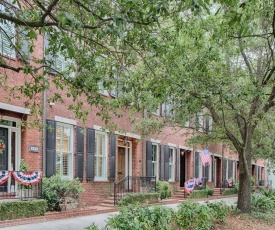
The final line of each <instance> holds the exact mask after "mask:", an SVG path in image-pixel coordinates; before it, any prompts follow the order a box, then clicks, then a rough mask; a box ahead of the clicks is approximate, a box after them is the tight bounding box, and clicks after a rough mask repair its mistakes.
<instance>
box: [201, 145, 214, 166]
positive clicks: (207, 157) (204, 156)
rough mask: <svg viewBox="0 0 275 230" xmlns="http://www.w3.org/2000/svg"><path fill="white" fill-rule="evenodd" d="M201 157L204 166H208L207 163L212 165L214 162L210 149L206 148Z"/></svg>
mask: <svg viewBox="0 0 275 230" xmlns="http://www.w3.org/2000/svg"><path fill="white" fill-rule="evenodd" d="M200 157H201V163H202V165H203V166H206V165H207V164H208V165H210V164H211V163H212V159H211V155H210V154H209V151H208V149H204V150H203V152H202V153H201V154H200Z"/></svg>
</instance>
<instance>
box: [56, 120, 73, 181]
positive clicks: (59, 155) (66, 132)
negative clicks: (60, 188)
mask: <svg viewBox="0 0 275 230" xmlns="http://www.w3.org/2000/svg"><path fill="white" fill-rule="evenodd" d="M56 173H59V174H60V175H61V176H64V177H69V178H73V126H72V125H67V124H63V123H57V124H56Z"/></svg>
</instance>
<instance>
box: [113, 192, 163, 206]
mask: <svg viewBox="0 0 275 230" xmlns="http://www.w3.org/2000/svg"><path fill="white" fill-rule="evenodd" d="M158 198H159V194H158V193H133V194H131V193H127V194H126V195H125V196H124V197H122V198H121V199H120V200H119V201H118V205H120V206H127V205H132V204H136V203H143V202H144V201H145V200H146V199H149V200H152V201H153V200H157V199H158Z"/></svg>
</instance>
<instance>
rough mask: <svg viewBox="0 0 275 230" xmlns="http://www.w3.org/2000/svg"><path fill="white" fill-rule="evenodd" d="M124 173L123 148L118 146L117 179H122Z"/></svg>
mask: <svg viewBox="0 0 275 230" xmlns="http://www.w3.org/2000/svg"><path fill="white" fill-rule="evenodd" d="M125 174H126V173H125V148H123V147H118V166H117V180H118V181H120V180H122V179H123V178H124V177H125Z"/></svg>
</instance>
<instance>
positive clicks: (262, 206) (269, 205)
mask: <svg viewBox="0 0 275 230" xmlns="http://www.w3.org/2000/svg"><path fill="white" fill-rule="evenodd" d="M274 206H275V201H274V200H273V199H272V198H271V197H268V196H264V195H261V194H253V195H252V210H253V211H260V212H267V211H274V210H275V207H274Z"/></svg>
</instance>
